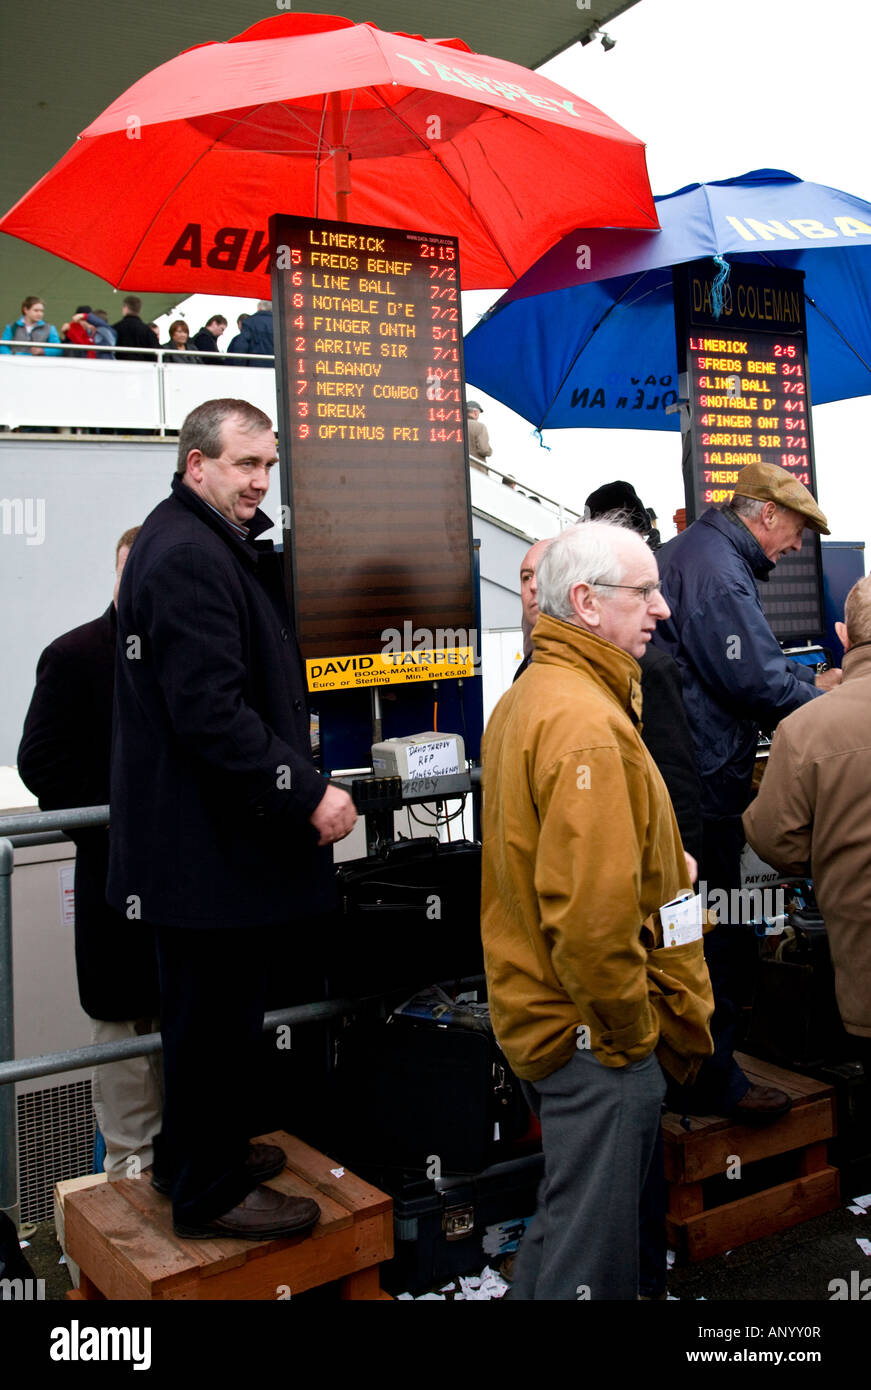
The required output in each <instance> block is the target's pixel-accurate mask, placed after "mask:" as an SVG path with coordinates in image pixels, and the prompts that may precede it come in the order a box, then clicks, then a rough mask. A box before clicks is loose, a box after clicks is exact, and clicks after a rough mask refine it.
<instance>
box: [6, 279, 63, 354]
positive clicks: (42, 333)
mask: <svg viewBox="0 0 871 1390" xmlns="http://www.w3.org/2000/svg"><path fill="white" fill-rule="evenodd" d="M53 343H60V334H59V333H58V331H57V329H56V328H55V326H54V324H53V323H46V322H45V305H44V304H43V302H42V300H41V299H40V297H39V295H38V294H29V295H28V296H27V298H26V299H25V300H24V301H23V302H22V305H21V318H20V319H16V320H15V322H14V323H7V325H6V327H5V328H4V329H3V340H2V344H0V352H2V353H5V354H6V355H7V356H8V355H9V354H10V353H15V352H29V353H30V355H31V357H60V356H61V355H62V354H61V349H60V347H53V346H52V344H53Z"/></svg>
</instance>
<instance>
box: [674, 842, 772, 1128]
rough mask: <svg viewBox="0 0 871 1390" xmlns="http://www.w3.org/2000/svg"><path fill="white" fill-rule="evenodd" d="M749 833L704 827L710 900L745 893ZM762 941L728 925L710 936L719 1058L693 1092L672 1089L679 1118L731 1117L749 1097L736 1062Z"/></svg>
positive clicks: (702, 878)
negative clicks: (743, 1012)
mask: <svg viewBox="0 0 871 1390" xmlns="http://www.w3.org/2000/svg"><path fill="white" fill-rule="evenodd" d="M743 845H744V830H743V827H742V825H741V817H740V816H723V817H722V818H721V819H719V820H703V821H702V857H701V860H700V861H699V884H700V885H701V884H702V883H704V884H705V885H706V892H707V894H708V896H709V897H710V894H711V893H712V892H714V890H715V889H719V890H721V891H723V892H725V893H727V894H731V893H732V892H733V891H735V890H737V889H739V888H740V887H741V850H742V848H743ZM756 953H757V946H756V938H755V936H754V934H753V932H752V930H750V929H749V928H748V927H746V926H744V927H742V926H741V925H740V924H739V923H737V922H735V923H732V922H723V921H722V918H721V922H720V925H719V926H717V927H715V928H714V930H713V931H712V932H708V933H707V935H706V936H705V960H706V962H707V966H708V973H709V974H710V977H711V988H712V990H713V993H714V1014H713V1017H712V1019H711V1037H712V1039H713V1043H714V1055H713V1056H712V1057H706V1058H705V1060H704V1062H703V1063H702V1065H701V1067H700V1069H699V1073H698V1076H697V1078H696V1080H695V1082H694V1084H693V1085H692V1086H677V1085H675V1084H670V1085H669V1090H668V1104H669V1106H670V1107H671V1109H672V1110H676V1111H678V1112H679V1113H690V1114H708V1113H713V1114H716V1115H727V1114H728V1113H729V1111H730V1110H732V1109H734V1107H735V1106H736V1105H737V1104H738V1102H739V1101H740V1100H741V1099H742V1098H743V1097H744V1096H745V1095H746V1093H747V1091H748V1089H749V1086H750V1082H749V1081H748V1080H747V1077H746V1076H745V1075H744V1073H743V1071H742V1070H741V1068H740V1067H739V1066H738V1063H737V1062H736V1061H735V1059H734V1057H733V1055H732V1054H733V1053H734V1051H735V1041H736V1032H737V1028H738V1023H739V1020H740V1017H741V1005H742V1003H743V1000H744V997H745V995H746V991H747V986H748V981H749V980H750V979H751V978H752V971H753V964H754V961H755V959H756Z"/></svg>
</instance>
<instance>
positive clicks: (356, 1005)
mask: <svg viewBox="0 0 871 1390" xmlns="http://www.w3.org/2000/svg"><path fill="white" fill-rule="evenodd" d="M108 823H109V807H108V806H85V807H77V808H75V809H72V810H69V811H28V812H22V813H13V814H10V815H5V816H0V1211H5V1212H7V1213H8V1215H9V1216H11V1218H12V1220H13V1221H14V1222H15V1224H16V1225H18V1218H19V1210H18V1206H19V1202H18V1169H17V1153H18V1125H17V1116H16V1108H15V1090H14V1083H15V1082H16V1081H27V1080H31V1079H32V1078H33V1077H37V1076H48V1075H50V1074H53V1073H56V1072H64V1071H79V1070H81V1069H82V1068H85V1067H94V1066H104V1065H105V1064H106V1063H108V1062H118V1061H121V1060H125V1059H127V1058H130V1057H145V1056H148V1055H150V1054H151V1053H154V1052H160V1051H161V1046H162V1044H161V1038H160V1034H159V1033H144V1034H142V1035H141V1036H139V1037H137V1038H127V1039H123V1040H119V1041H117V1042H111V1043H94V1044H91V1045H90V1046H87V1047H74V1048H69V1049H68V1050H67V1051H64V1052H48V1053H44V1054H43V1055H42V1056H38V1057H24V1058H20V1059H16V1058H15V1004H14V994H13V977H12V872H13V869H14V852H15V849H16V847H18V846H23V845H26V844H33V843H40V844H46V843H54V842H59V841H63V840H66V839H68V836H67V835H65V834H64V831H65V830H67V829H73V830H77V829H85V828H89V827H95V826H102V825H108ZM395 997H396V991H395V990H394V991H392V992H387V993H384V994H376V995H369V996H365V997H363V998H360V999H322V1000H319V1001H317V1002H316V1003H310V1004H296V1005H292V1006H290V1007H288V1008H284V1009H274V1010H272V1011H271V1012H269V1013H267V1014H266V1016H265V1018H264V1021H263V1031H264V1032H271V1031H273V1030H274V1029H276V1028H278V1027H279V1026H280V1025H281V1024H288V1025H290V1026H295V1027H299V1026H304V1025H307V1024H313V1023H323V1022H325V1021H327V1020H329V1019H332V1018H341V1017H344V1016H346V1015H348V1014H352V1013H358V1012H360V1011H362V1010H365V1009H371V1008H376V1007H379V1006H383V1005H384V1004H385V1003H386V1002H387V1001H388V1000H390V999H395Z"/></svg>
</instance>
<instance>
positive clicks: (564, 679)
mask: <svg viewBox="0 0 871 1390" xmlns="http://www.w3.org/2000/svg"><path fill="white" fill-rule="evenodd" d="M532 641H533V647H534V651H535V659H534V660H533V662H532V663H531V665H530V666H529V669H528V670H527V672H526V673H525V675H524V677H523V679H522V680H520V681H517V682H516V684H514V685H513V686H512V687H511V689H510V690H509V691H508V692H507V693H506V694H505V695H503V697H502V699H501V700H500V701H499V704H498V705H497V706H496V709H495V710H494V711H493V714H492V716H491V719H490V722H489V724H488V726H487V730H486V733H485V735H484V743H483V765H484V773H483V779H484V850H483V882H482V914H481V920H482V934H483V941H484V958H485V965H486V971H487V985H488V994H489V999H490V1011H491V1018H492V1021H493V1027H494V1030H495V1033H496V1036H497V1038H498V1039H499V1043H500V1045H501V1047H502V1049H503V1051H504V1052H505V1055H506V1057H507V1058H508V1061H509V1062H510V1064H511V1066H512V1068H513V1069H514V1071H515V1072H516V1073H517V1075H518V1076H520V1077H522V1078H524V1079H525V1080H528V1081H536V1080H540V1079H541V1078H542V1077H545V1076H548V1075H549V1074H550V1073H551V1072H554V1071H556V1070H557V1069H558V1068H559V1067H561V1066H564V1065H565V1063H566V1062H568V1060H569V1059H570V1057H571V1056H572V1054H573V1052H574V1049H575V1048H576V1047H577V1046H582V1045H584V1044H585V1042H587V1041H588V1044H589V1046H590V1047H591V1049H592V1051H593V1054H594V1056H595V1057H596V1058H597V1059H598V1060H599V1061H600V1062H602V1063H604V1065H605V1066H609V1067H622V1066H626V1065H627V1064H628V1063H630V1062H635V1061H640V1060H642V1059H643V1058H644V1057H646V1056H648V1055H649V1054H650V1053H651V1052H652V1051H654V1049H655V1050H656V1052H657V1056H658V1057H659V1060H660V1062H661V1063H662V1065H663V1066H665V1067H666V1068H667V1069H668V1070H669V1071H670V1072H671V1073H672V1074H673V1075H674V1076H675V1077H676V1078H677V1079H678V1080H681V1081H682V1080H687V1079H689V1078H690V1077H692V1076H693V1075H694V1074H695V1072H696V1071H697V1070H698V1066H699V1063H700V1061H701V1059H702V1058H703V1057H706V1056H709V1055H710V1053H711V1051H712V1046H711V1039H710V1032H709V1030H708V1020H709V1018H710V1016H711V1013H712V1011H713V999H712V996H711V987H710V980H709V977H708V972H707V967H706V965H705V962H704V953H703V949H702V942H701V941H695V942H691V943H689V944H687V945H682V946H672V947H668V948H663V947H662V928H661V924H660V921H659V913H658V909H659V908H660V907H661V906H662V904H663V903H666V902H668V901H669V900H670V899H672V898H674V897H675V896H676V895H677V894H678V893H680V892H681V891H685V890H688V889H689V888H690V883H689V879H688V876H687V869H686V862H685V860H684V856H683V851H682V848H681V841H680V834H679V832H678V828H677V823H676V821H675V817H674V811H673V810H672V806H671V802H670V801H669V797H668V792H667V791H666V789H665V784H664V782H663V781H662V778H661V777H660V775H659V772H658V771H657V769H656V766H655V764H654V762H653V760H652V758H651V757H650V754H649V753H648V752H647V749H646V748H645V746H644V744H643V742H642V740H641V737H640V717H641V687H640V671H639V667H638V664H637V662H635V661H634V660H633V658H632V657H631V656H629V655H628V654H627V653H626V652H624V651H622V650H621V649H620V648H619V647H616V646H614V645H613V644H612V643H611V642H607V641H605V640H604V639H603V638H600V637H597V636H595V635H594V634H592V633H590V632H587V631H586V630H584V629H581V628H579V627H575V626H572V625H571V624H569V623H564V622H561V621H560V620H558V619H556V618H551V617H547V616H545V615H542V616H541V617H539V620H538V622H537V624H536V627H535V630H534V632H533V638H532ZM579 1028H586V1029H588V1030H589V1033H588V1034H586V1033H583V1032H582V1033H579V1032H578V1030H579Z"/></svg>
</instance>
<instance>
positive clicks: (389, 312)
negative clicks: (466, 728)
mask: <svg viewBox="0 0 871 1390" xmlns="http://www.w3.org/2000/svg"><path fill="white" fill-rule="evenodd" d="M269 225H270V245H271V247H272V248H273V272H272V286H273V307H274V311H275V322H276V342H275V356H276V373H277V388H278V410H279V470H280V477H281V488H282V501H283V502H284V503H286V504H287V506H288V508H289V520H290V527H291V530H290V536H289V537H288V536H287V534H286V536H285V541H286V543H285V578H286V584H287V588H288V593H289V596H290V598H291V602H292V605H293V611H294V615H295V621H296V629H297V635H298V639H299V643H300V649H301V652H302V655H303V659H304V662H305V665H306V673H307V678H308V683H309V688H310V689H312V690H323V689H348V688H354V689H360V688H364V687H370V686H375V685H384V684H391V683H395V682H402V683H407V682H410V681H420V680H422V679H429V680H433V679H444V678H448V677H452V676H453V677H456V676H461V675H473V674H474V670H473V669H472V667H473V665H474V660H473V658H472V659H469V655H470V653H469V649H470V648H472V647H477V634H476V622H477V619H476V602H475V583H474V565H473V555H472V512H471V496H470V489H469V468H468V440H467V431H466V418H465V391H464V374H463V345H462V326H461V316H460V268H459V253H458V243H457V239H456V238H455V237H448V236H443V235H441V234H430V233H427V232H414V231H410V230H406V229H395V228H384V227H373V226H368V225H361V224H356V223H353V222H335V221H329V220H327V219H323V218H308V217H295V216H289V215H287V216H286V215H276V216H274V217H272V218H271V219H270V224H269ZM288 539H289V541H290V543H289V544H288V543H287V542H288ZM385 632H388V633H396V634H398V641H397V639H396V638H394V639H393V641H392V653H391V650H390V649H391V640H390V639H389V638H388V639H387V642H386V645H387V647H388V657H387V659H385V658H384V655H383V652H384V648H385V638H384V634H385ZM397 648H398V649H399V650H400V651H401V655H399V656H397ZM427 652H430V653H432V652H435V655H432V656H430V657H427V655H426V653H427ZM464 654H465V655H464Z"/></svg>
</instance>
